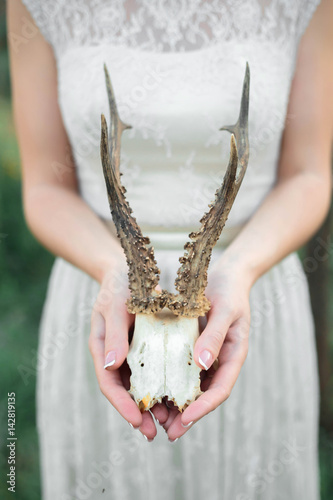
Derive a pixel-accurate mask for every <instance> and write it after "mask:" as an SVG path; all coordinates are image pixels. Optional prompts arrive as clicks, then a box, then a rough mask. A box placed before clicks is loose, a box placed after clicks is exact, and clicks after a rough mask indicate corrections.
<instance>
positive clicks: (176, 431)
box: [167, 413, 194, 441]
mask: <svg viewBox="0 0 333 500" xmlns="http://www.w3.org/2000/svg"><path fill="white" fill-rule="evenodd" d="M181 419H182V414H181V413H178V415H176V416H175V418H174V419H173V421H172V422H171V424H170V425H169V426H168V429H167V433H168V439H169V441H175V440H176V439H179V438H180V437H182V436H183V435H184V434H186V432H188V431H189V430H190V428H191V427H192V425H194V422H190V424H189V425H188V426H187V427H184V425H182V420H181Z"/></svg>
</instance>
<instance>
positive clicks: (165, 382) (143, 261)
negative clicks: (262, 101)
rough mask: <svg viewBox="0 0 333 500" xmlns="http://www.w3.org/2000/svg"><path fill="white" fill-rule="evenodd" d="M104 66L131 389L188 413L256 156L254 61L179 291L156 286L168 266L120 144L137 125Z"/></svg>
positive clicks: (111, 195)
mask: <svg viewBox="0 0 333 500" xmlns="http://www.w3.org/2000/svg"><path fill="white" fill-rule="evenodd" d="M104 71H105V78H106V87H107V94H108V100H109V107H110V115H111V130H110V137H109V135H108V128H107V123H106V120H105V117H104V115H103V114H102V116H101V122H102V128H101V160H102V165H103V172H104V178H105V183H106V188H107V193H108V199H109V204H110V210H111V214H112V218H113V222H114V224H115V226H116V229H117V235H118V237H119V239H120V243H121V245H122V248H123V250H124V252H125V255H126V260H127V265H128V277H129V289H130V292H131V296H130V299H128V301H127V303H126V305H127V309H128V311H129V312H130V313H133V314H135V315H136V316H135V326H134V333H133V339H132V342H131V345H130V348H129V353H128V356H127V361H128V364H129V367H130V369H131V378H130V383H131V387H130V390H129V392H130V393H131V394H132V396H133V398H134V400H135V401H136V403H137V405H138V406H139V408H140V409H141V411H144V410H149V409H150V408H152V407H153V406H154V404H155V403H157V402H161V401H162V399H163V398H167V399H168V400H169V401H172V402H173V403H174V404H175V405H176V406H177V407H178V408H179V410H180V411H183V409H185V408H186V407H187V406H188V405H189V404H190V403H191V402H192V401H194V400H195V399H196V398H197V397H198V396H199V395H200V394H201V389H200V371H201V369H200V368H199V367H198V366H197V365H196V363H195V362H194V360H193V350H194V344H195V341H196V339H197V338H198V336H199V324H198V318H199V316H204V315H205V314H206V313H207V312H208V311H209V309H210V303H209V301H208V299H207V298H206V297H205V289H206V286H207V269H208V265H209V261H210V258H211V253H212V250H213V247H214V245H215V243H216V242H217V240H218V238H219V236H220V234H221V231H222V229H223V227H224V225H225V222H226V220H227V218H228V215H229V212H230V209H231V207H232V204H233V202H234V200H235V197H236V195H237V193H238V190H239V187H240V185H241V182H242V180H243V177H244V174H245V171H246V168H247V164H248V159H249V142H248V108H249V86H250V71H249V66H248V64H246V71H245V78H244V83H243V91H242V98H241V106H240V113H239V117H238V120H237V122H236V124H235V125H230V126H225V127H221V128H220V130H227V131H229V132H230V133H231V141H230V159H229V164H228V168H227V171H226V173H225V176H224V179H223V183H222V185H221V187H220V188H219V189H218V190H217V191H216V193H215V200H214V202H213V203H212V204H211V205H210V206H209V211H208V212H207V213H205V214H204V215H203V217H202V219H201V221H200V222H201V227H200V229H199V230H198V231H196V232H192V233H190V234H189V238H190V241H188V242H187V243H186V244H185V247H184V249H185V254H184V256H182V257H180V259H179V261H180V264H181V265H180V267H179V270H178V272H177V274H178V277H177V279H176V281H175V286H176V290H177V292H178V293H176V294H173V293H170V292H168V291H167V290H162V291H157V290H156V286H157V285H158V282H159V273H160V271H159V269H158V267H157V265H156V261H155V258H154V249H153V248H152V247H151V246H149V244H150V240H149V238H147V237H145V236H143V234H142V232H141V229H140V227H139V225H138V224H137V221H136V219H135V218H134V217H133V215H132V210H131V208H130V206H129V204H128V202H127V200H126V198H125V193H126V190H125V188H124V187H123V186H122V185H121V182H120V172H119V163H120V143H121V134H122V132H123V131H124V130H126V129H128V128H131V125H127V124H126V123H124V122H122V120H121V119H120V117H119V114H118V110H117V105H116V100H115V96H114V91H113V88H112V85H111V81H110V77H109V74H108V71H107V68H106V66H105V65H104Z"/></svg>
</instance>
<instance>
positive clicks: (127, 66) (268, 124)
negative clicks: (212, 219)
mask: <svg viewBox="0 0 333 500" xmlns="http://www.w3.org/2000/svg"><path fill="white" fill-rule="evenodd" d="M23 1H24V3H25V4H26V6H27V7H28V9H29V10H30V12H31V14H32V16H33V18H34V19H35V22H36V24H37V25H38V27H39V28H40V30H41V32H42V34H43V35H44V37H45V38H46V40H47V41H48V42H49V43H50V44H51V46H52V48H53V50H54V53H55V57H56V62H57V68H58V84H59V85H58V98H59V104H60V108H61V112H62V116H63V120H64V124H65V127H66V130H67V132H68V136H69V139H70V142H71V146H72V149H73V153H74V158H75V162H76V168H77V176H78V179H79V186H80V192H81V195H82V197H83V199H84V200H85V201H86V202H87V203H88V204H89V205H90V206H91V208H92V209H93V210H94V211H95V212H96V213H97V214H98V215H99V216H100V217H102V218H105V219H108V220H110V212H109V207H108V202H107V195H106V189H105V184H104V179H103V173H102V166H101V161H100V151H99V141H100V115H101V113H104V114H105V115H106V116H107V118H108V121H109V116H108V102H107V95H106V90H105V81H104V72H103V63H104V62H105V63H106V64H107V66H108V69H109V72H110V76H111V79H112V83H113V87H114V90H115V95H116V99H117V102H118V107H119V113H120V116H121V118H122V119H123V121H125V122H127V123H130V124H132V125H133V128H132V129H131V130H127V131H125V132H124V134H123V140H122V158H121V171H122V172H123V174H124V175H123V177H122V180H123V184H124V185H125V186H126V187H127V191H128V196H127V198H128V200H129V202H130V204H131V206H132V208H133V210H134V214H135V216H136V217H137V219H138V222H139V223H140V225H141V226H142V228H143V229H144V231H145V233H146V234H149V235H150V236H151V239H152V241H153V243H154V246H155V248H156V257H157V260H158V263H159V266H160V267H161V269H162V277H161V280H162V286H164V287H167V288H169V289H171V287H172V283H173V280H174V278H175V272H176V269H177V267H178V262H177V258H178V257H179V256H180V255H181V254H182V253H183V252H182V248H183V244H184V242H185V240H186V235H187V234H188V231H189V230H193V229H196V228H197V227H198V221H199V219H200V217H201V216H202V214H203V212H204V211H205V210H206V208H207V205H208V203H209V202H210V201H211V199H212V198H213V194H214V192H215V189H216V187H217V186H218V185H219V184H220V183H221V180H222V177H223V173H224V171H225V168H226V164H227V160H228V156H229V140H230V137H229V134H228V133H226V132H221V131H219V128H220V127H221V126H222V125H226V124H230V123H234V122H235V121H236V119H237V116H238V110H239V104H240V96H241V88H242V82H243V76H244V71H245V63H246V61H248V62H249V65H250V69H251V90H250V112H249V139H250V148H251V150H250V151H251V152H250V161H249V166H248V171H247V173H246V176H245V179H244V182H243V185H242V187H241V189H240V192H239V195H238V198H237V200H236V203H235V205H234V207H233V209H232V212H231V216H230V219H229V221H228V225H227V227H226V229H225V231H224V232H223V235H222V237H221V239H220V242H219V244H218V246H217V247H216V249H215V250H214V258H216V256H218V255H219V254H220V252H223V247H224V246H225V245H227V244H228V242H230V240H231V239H232V237H233V235H234V234H236V233H237V232H238V231H239V230H240V228H241V227H242V225H243V224H244V223H245V222H246V220H248V218H249V217H251V215H252V214H253V213H254V212H255V210H256V209H257V207H258V206H259V205H260V204H261V203H262V201H263V199H264V197H265V196H266V195H267V193H268V192H269V190H270V189H271V188H272V186H273V185H274V182H275V179H276V169H277V162H278V155H279V148H280V140H281V134H282V131H283V127H284V122H285V119H286V110H287V103H288V97H289V91H290V85H291V81H292V77H293V73H294V69H295V61H296V54H297V47H298V43H299V40H300V38H301V36H302V34H303V33H304V30H305V28H306V26H307V25H308V22H309V20H310V18H311V16H312V14H313V12H314V10H315V8H316V6H317V4H318V3H319V0H312V1H311V0H297V1H293V2H290V1H287V0H248V1H245V0H232V1H231V0H209V1H201V0H171V1H166V0H141V1H139V0H113V1H106V0H81V1H74V0H59V1H57V2H53V1H51V0H23ZM292 119H293V116H289V117H287V126H288V122H290V121H291V120H292ZM53 167H54V168H55V170H56V172H57V174H58V175H59V176H60V177H61V176H64V175H66V165H59V164H54V165H53ZM98 290H99V287H98V284H97V283H96V282H95V281H93V280H92V279H91V278H90V277H88V276H87V275H85V274H84V273H83V272H82V271H80V270H78V269H76V268H75V267H73V266H72V265H70V264H69V263H67V262H65V261H64V260H62V259H57V260H56V262H55V265H54V267H53V270H52V275H51V278H50V282H49V288H48V294H47V299H46V303H45V307H44V312H43V318H42V323H41V330H40V346H39V360H40V363H39V365H40V368H39V373H38V375H39V376H38V386H37V403H38V430H39V436H40V449H41V464H42V483H43V498H44V500H51V499H52V500H74V499H94V500H99V499H106V498H108V499H114V500H118V499H119V500H125V499H129V500H132V499H133V498H137V499H145V500H156V498H158V499H160V500H163V499H168V500H170V499H179V500H187V499H188V500H196V499H202V498H209V499H211V500H217V499H223V500H255V499H264V500H287V499H288V500H317V499H318V498H319V494H318V477H317V475H318V471H317V423H318V421H317V420H318V381H317V368H316V356H315V344H314V332H313V323H312V317H311V312H310V304H309V296H308V290H307V284H306V279H305V276H304V274H303V271H302V268H301V265H300V262H299V260H298V258H297V256H296V255H295V254H292V255H290V256H289V257H287V258H286V259H284V260H283V261H282V262H281V263H279V264H278V265H276V266H275V267H274V268H273V269H271V270H270V271H269V272H268V273H266V274H265V275H264V276H263V277H262V278H261V279H259V281H258V282H257V283H256V284H255V286H254V287H253V289H252V291H251V310H252V323H251V332H250V342H249V354H248V357H247V359H246V362H245V364H244V367H243V368H242V371H241V374H240V376H239V378H238V380H237V382H236V385H235V387H234V390H233V392H232V395H231V397H230V398H229V399H228V401H227V402H226V403H224V404H223V405H222V406H220V407H219V408H218V409H217V410H215V411H214V412H212V413H211V414H210V415H209V416H207V417H206V418H204V419H202V420H201V421H200V422H198V423H197V424H195V425H194V426H193V428H192V429H191V431H190V432H188V433H187V434H186V435H185V436H183V437H182V438H181V439H179V440H178V442H176V443H174V444H170V443H169V442H168V440H167V437H166V435H165V433H164V431H163V429H160V430H159V433H158V436H157V437H156V439H155V440H154V442H153V443H147V442H146V441H145V440H144V439H143V437H142V436H141V434H140V433H139V432H138V431H134V430H132V429H130V427H129V426H128V424H127V423H126V422H125V421H124V420H123V419H122V418H121V417H120V416H119V415H118V413H117V411H116V410H114V409H113V407H112V406H111V405H110V404H109V403H108V402H107V400H106V399H105V398H104V396H103V395H102V394H101V393H100V390H99V387H98V384H97V380H96V377H95V372H94V367H93V362H92V359H91V356H90V353H89V351H88V336H89V327H90V314H91V309H92V305H93V303H94V300H95V298H96V296H97V293H98Z"/></svg>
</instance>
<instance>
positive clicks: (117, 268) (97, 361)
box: [89, 260, 168, 439]
mask: <svg viewBox="0 0 333 500" xmlns="http://www.w3.org/2000/svg"><path fill="white" fill-rule="evenodd" d="M129 295H130V293H129V290H128V277H127V267H126V263H125V261H124V260H116V261H115V262H114V263H113V264H112V266H110V268H109V269H108V271H106V272H105V274H104V277H103V279H102V283H101V289H100V292H99V294H98V297H97V300H96V302H95V305H94V308H93V312H92V317H91V333H90V337H89V349H90V352H91V354H92V357H93V360H94V365H95V371H96V375H97V379H98V383H99V386H100V389H101V391H102V393H103V394H104V396H105V397H106V398H107V399H108V400H109V401H110V403H111V404H112V405H113V406H114V407H115V408H116V410H118V412H119V413H120V414H121V415H122V416H123V417H124V418H125V420H127V421H128V422H129V423H130V424H131V425H132V426H133V427H135V428H139V429H140V431H141V432H142V434H144V436H146V437H147V439H153V438H154V437H155V435H156V426H155V423H154V421H153V418H152V415H151V414H150V413H149V412H145V413H144V414H143V415H142V414H141V413H140V410H139V408H138V406H137V405H136V403H135V402H134V401H133V399H132V398H131V396H130V394H129V393H128V389H129V387H130V383H129V377H130V370H129V367H128V365H127V362H126V357H127V353H128V347H129V341H128V333H129V330H130V328H131V326H132V325H133V322H134V315H131V314H129V313H128V312H127V307H126V300H127V299H128V298H129ZM153 413H154V415H155V417H156V418H157V419H158V420H159V421H160V422H161V423H163V422H164V421H165V420H166V419H167V417H168V411H167V408H166V407H165V405H155V406H154V409H153Z"/></svg>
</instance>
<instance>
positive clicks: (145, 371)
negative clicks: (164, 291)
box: [127, 309, 202, 411]
mask: <svg viewBox="0 0 333 500" xmlns="http://www.w3.org/2000/svg"><path fill="white" fill-rule="evenodd" d="M198 336H199V322H198V318H186V317H182V316H175V315H174V314H172V313H171V312H170V311H168V310H167V309H165V310H163V311H161V312H159V313H156V314H136V316H135V328H134V334H133V339H132V342H131V345H130V348H129V352H128V356H127V362H128V365H129V367H130V369H131V373H132V374H131V378H130V383H131V387H130V390H129V392H130V394H131V395H132V396H133V398H134V400H135V401H136V403H137V405H138V406H139V408H140V410H141V411H145V410H149V409H150V408H152V407H153V406H154V404H155V403H157V402H161V401H162V398H164V397H167V398H168V400H169V401H172V402H173V403H174V404H175V405H176V406H177V407H178V409H179V411H183V410H184V409H185V408H186V407H187V406H188V405H189V404H190V403H192V402H193V401H195V399H197V398H198V397H199V396H200V394H201V393H202V391H201V389H200V371H201V369H200V368H199V367H198V366H197V365H196V363H195V361H194V359H193V350H194V344H195V341H196V339H197V338H198Z"/></svg>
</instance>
